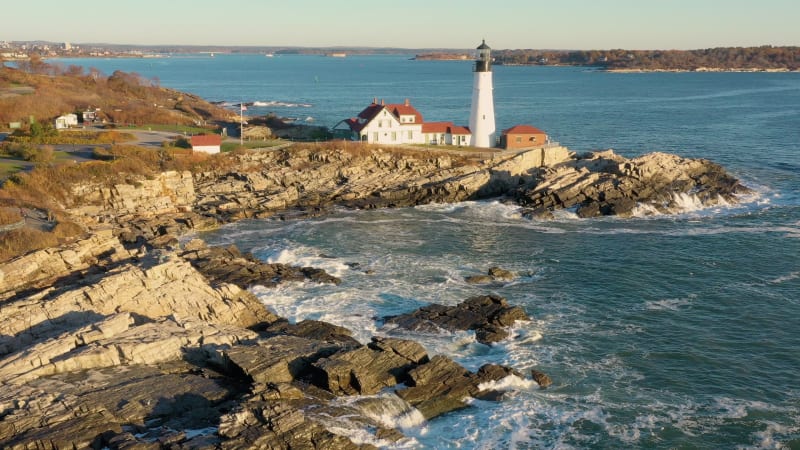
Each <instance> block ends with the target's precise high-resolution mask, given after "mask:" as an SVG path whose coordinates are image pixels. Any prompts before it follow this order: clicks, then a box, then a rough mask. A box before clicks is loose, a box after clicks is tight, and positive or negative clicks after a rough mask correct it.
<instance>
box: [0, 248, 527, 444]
mask: <svg viewBox="0 0 800 450" xmlns="http://www.w3.org/2000/svg"><path fill="white" fill-rule="evenodd" d="M115 240H116V238H114V237H113V236H111V234H110V233H106V234H102V235H97V236H95V239H87V240H85V241H82V242H80V243H75V244H69V245H65V246H63V247H61V248H58V249H50V250H49V253H47V254H48V255H50V256H51V258H50V259H52V260H53V261H55V262H53V263H52V264H45V263H43V262H42V261H43V258H42V256H41V255H39V254H36V253H34V254H31V255H27V256H25V257H22V258H28V259H27V260H26V261H28V262H29V264H27V265H26V264H22V263H21V260H14V261H11V262H9V263H6V264H3V265H0V273H4V274H17V273H21V272H20V271H21V270H23V269H22V268H24V267H28V266H30V268H29V269H25V270H29V271H30V273H31V274H36V276H33V275H31V279H32V280H35V282H33V283H30V282H29V283H8V284H4V285H3V286H4V290H5V291H4V292H5V293H4V296H3V299H2V302H3V303H2V308H0V385H1V386H2V389H1V390H0V411H2V417H0V446H1V447H3V448H10V449H27V448H86V447H94V448H112V449H121V448H165V447H173V446H175V447H180V448H231V449H233V448H253V447H259V448H261V447H267V448H317V449H357V448H374V447H373V446H372V445H370V444H363V445H362V444H355V443H353V442H352V441H351V440H350V439H349V438H348V437H346V436H342V435H339V434H337V433H336V432H335V430H337V429H340V428H341V426H342V425H345V426H346V427H350V428H352V427H360V428H362V429H363V430H365V432H366V433H368V434H371V435H372V441H373V442H374V443H376V444H378V445H389V444H391V443H392V442H395V441H397V440H399V439H402V438H403V436H402V434H401V433H400V432H399V431H397V430H394V429H387V428H386V425H385V424H384V423H383V422H381V417H382V414H383V413H378V414H375V413H374V412H370V410H371V409H372V410H377V411H381V410H382V408H389V409H390V410H392V411H394V410H398V408H399V411H403V413H404V414H417V415H419V417H420V418H433V417H435V416H437V415H440V414H443V413H446V412H448V411H452V410H454V409H457V408H463V407H466V406H467V403H465V399H466V398H467V397H470V396H482V395H486V396H487V397H491V395H490V394H487V393H485V392H484V391H483V390H482V389H481V387H480V385H481V383H485V382H487V381H497V380H499V379H501V378H503V377H505V376H507V375H509V374H517V373H516V372H514V371H513V370H512V369H510V368H501V367H499V366H487V367H486V368H482V369H481V370H479V371H478V372H476V373H472V372H470V371H468V370H466V369H465V368H463V367H461V366H460V365H458V364H457V363H456V362H454V361H452V360H451V359H449V358H447V357H446V356H444V355H436V356H434V357H432V358H431V357H429V356H428V354H427V352H426V351H425V349H424V348H423V347H422V346H421V345H419V344H417V343H415V342H412V341H408V340H402V339H394V338H379V337H375V338H373V340H372V342H370V343H369V344H367V345H362V344H360V343H359V342H357V341H356V340H355V339H353V338H352V337H351V335H350V334H351V333H350V331H349V330H347V329H345V328H342V327H338V326H335V325H331V324H327V323H324V322H318V321H313V320H307V321H302V322H299V323H296V324H292V323H289V322H288V321H287V320H286V319H283V318H280V317H277V316H276V315H274V314H272V313H270V312H269V311H268V310H267V309H266V308H265V307H264V305H263V304H262V303H261V302H260V301H259V300H258V299H257V298H255V297H254V296H253V295H252V294H250V293H249V292H247V291H245V290H243V289H242V288H241V287H239V286H237V284H249V283H251V282H252V280H250V279H248V280H247V281H242V277H241V275H240V274H239V272H241V271H249V270H253V271H254V272H259V270H261V269H259V267H260V266H259V265H258V264H259V263H258V262H257V261H255V260H252V258H248V257H246V256H245V255H242V254H240V253H239V252H238V251H237V250H234V249H210V248H208V247H206V246H205V245H204V244H202V243H201V242H198V241H193V242H190V243H188V244H187V245H186V246H185V247H184V248H182V249H176V250H145V251H138V250H137V251H134V252H128V251H127V250H125V249H124V247H123V246H122V244H121V243H120V242H119V241H116V242H115ZM100 249H106V250H104V251H102V252H100ZM76 255H77V256H76ZM214 259H218V260H219V261H217V264H218V265H221V266H236V270H233V271H229V272H224V271H221V269H219V270H217V271H215V270H208V267H200V266H204V265H205V262H207V261H209V260H214ZM238 260H241V261H238ZM65 261H67V262H69V263H70V265H68V266H67V265H65ZM200 261H205V262H200ZM237 261H238V262H237ZM237 264H238V265H237ZM90 265H91V267H90ZM195 266H198V267H200V269H199V270H198V269H196V268H195ZM212 266H214V265H213V264H212ZM42 268H45V269H42ZM34 269H36V270H34ZM40 269H41V270H40ZM72 269H74V270H72ZM206 272H207V273H209V275H208V276H205V275H204V273H206ZM25 273H28V272H25ZM259 273H260V272H259ZM26 276H27V275H26ZM260 276H263V274H261V275H260ZM270 276H272V275H270ZM37 277H38V278H37ZM290 279H291V278H290ZM229 281H236V284H234V283H230V282H229ZM473 303H474V305H476V307H477V305H478V304H481V303H487V302H486V301H479V300H475V301H472V302H471V304H473ZM489 303H497V302H496V301H494V300H491V301H488V303H487V304H485V305H483V306H484V307H488V308H489V309H488V310H484V312H478V314H487V315H488V316H489V317H493V321H494V323H498V324H505V323H506V321H507V320H510V318H511V317H512V316H515V315H514V314H513V309H514V308H510V307H508V305H506V304H505V303H503V302H500V304H499V306H498V307H494V308H493V307H492V306H491V305H490V304H489ZM508 310H511V311H508ZM492 311H494V312H492ZM473 312H475V311H474V310H473ZM517 375H518V374H517ZM390 390H393V391H390ZM378 393H381V394H380V396H377V397H376V396H375V395H376V394H378ZM352 395H366V396H368V397H365V398H364V399H363V400H359V401H349V400H348V401H337V399H338V398H340V397H349V396H352ZM369 396H372V397H369ZM482 398H484V397H482ZM336 420H340V421H342V420H343V421H346V423H345V422H342V423H339V422H336ZM332 430H333V431H332Z"/></svg>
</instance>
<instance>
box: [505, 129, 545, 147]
mask: <svg viewBox="0 0 800 450" xmlns="http://www.w3.org/2000/svg"><path fill="white" fill-rule="evenodd" d="M546 143H547V133H545V132H544V131H542V130H540V129H538V128H536V127H533V126H530V125H516V126H513V127H511V128H508V129H506V130H503V134H502V135H501V136H500V147H502V148H504V149H517V148H529V147H539V146H542V145H544V144H546Z"/></svg>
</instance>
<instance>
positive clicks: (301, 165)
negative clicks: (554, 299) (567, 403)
mask: <svg viewBox="0 0 800 450" xmlns="http://www.w3.org/2000/svg"><path fill="white" fill-rule="evenodd" d="M229 158H230V160H228V161H227V162H226V164H223V165H219V166H217V167H213V168H202V169H200V170H195V171H179V170H178V171H166V172H161V173H158V174H156V175H154V176H150V177H145V176H142V177H133V178H127V179H125V178H120V179H121V180H123V179H124V180H125V181H124V182H114V183H100V182H85V181H84V182H80V183H77V184H74V185H73V186H72V187H71V192H70V195H69V196H68V198H67V199H66V200H64V202H65V204H64V207H65V209H66V211H67V213H68V214H69V215H70V216H71V217H73V218H74V220H76V221H78V222H80V223H82V224H83V225H84V226H85V227H86V229H87V230H89V231H90V233H89V235H88V236H87V237H85V238H83V239H81V240H77V241H73V242H69V243H65V244H63V245H61V246H59V247H55V248H49V249H45V250H40V251H37V252H33V253H29V254H27V255H23V256H20V257H18V258H15V259H13V260H11V261H8V262H6V263H3V264H1V265H0V305H1V306H2V307H0V380H2V381H1V382H2V386H3V390H2V393H1V394H0V411H2V416H1V417H0V445H2V446H3V447H4V448H20V449H22V448H32V447H54V448H63V447H69V448H72V447H75V448H83V447H107V448H130V447H134V446H137V448H138V447H141V448H167V447H170V448H172V447H173V446H174V447H176V448H243V447H251V448H252V447H259V448H297V447H303V448H372V445H373V444H375V445H392V443H394V442H397V441H398V440H400V439H402V438H403V436H402V434H401V433H400V431H398V430H397V429H394V428H392V427H391V426H390V425H387V424H386V423H385V422H383V421H381V420H380V419H379V418H378V417H379V416H380V414H382V413H383V412H385V411H389V410H390V411H393V414H395V415H397V416H404V417H406V418H409V420H412V419H413V420H416V421H420V422H421V421H423V420H427V419H431V418H433V417H436V416H438V415H441V414H444V413H446V412H449V411H453V410H455V409H458V408H464V407H467V403H466V402H465V399H467V398H481V399H484V400H500V401H502V398H503V396H502V394H501V393H498V392H494V391H492V390H491V389H490V388H486V386H490V385H491V383H488V382H490V381H497V380H500V379H502V378H505V377H508V376H516V377H520V378H524V377H525V376H524V375H523V374H521V373H519V372H517V371H516V370H515V369H514V368H513V367H503V366H496V365H491V364H487V365H484V366H483V367H480V368H479V369H477V370H475V371H469V370H467V369H465V368H464V367H462V366H461V365H459V364H458V363H456V362H455V361H453V360H452V359H450V358H449V357H448V356H447V355H429V354H428V353H427V351H426V350H425V349H424V348H423V347H422V346H421V345H420V344H418V343H415V342H412V341H408V340H402V339H395V338H390V337H385V336H374V337H372V339H371V340H370V342H366V343H364V342H358V341H357V340H355V339H354V338H353V337H352V335H351V332H350V331H349V330H347V329H346V328H343V327H340V326H336V325H333V324H328V323H325V322H319V321H313V320H306V321H302V322H298V323H290V322H289V321H288V320H286V319H285V318H281V317H279V316H277V315H275V314H274V313H272V312H271V311H270V304H269V300H268V298H269V297H268V296H267V300H266V301H265V302H264V303H262V302H261V301H260V300H259V299H257V298H256V297H255V296H254V295H253V294H251V293H250V292H249V291H248V290H247V289H248V288H249V287H251V286H255V285H261V286H267V287H270V286H275V285H277V284H280V283H285V282H293V281H298V280H311V281H312V282H318V283H338V282H339V281H340V280H338V279H336V278H334V277H331V276H330V275H328V274H325V273H324V272H322V271H320V270H319V269H314V268H300V267H292V266H286V265H281V264H266V263H263V262H261V261H258V260H257V259H256V258H254V257H252V255H248V254H246V253H242V252H240V251H239V250H238V249H235V248H211V247H207V246H206V245H205V244H204V243H203V242H202V241H199V240H192V241H189V242H186V243H183V244H181V242H180V241H179V240H178V238H179V237H180V236H181V235H183V234H185V233H186V232H187V231H190V230H202V229H207V228H212V227H215V226H217V225H219V224H221V223H225V222H229V221H234V220H238V219H242V218H251V217H262V218H267V217H278V218H282V219H291V218H294V217H306V216H308V215H317V214H323V213H324V212H325V211H326V210H328V209H329V208H332V207H337V206H338V207H356V208H377V207H401V206H412V205H418V204H424V203H432V202H458V201H464V200H477V199H485V198H492V197H504V198H506V199H508V200H509V201H514V200H515V201H518V202H519V203H520V204H521V205H523V206H524V207H526V208H529V209H530V210H531V211H536V214H533V213H532V214H531V215H536V216H537V217H538V216H542V215H546V214H543V211H545V212H551V211H552V210H554V209H558V208H577V212H578V214H579V215H581V216H585V217H589V216H594V215H598V214H611V213H618V214H623V215H624V214H630V213H631V212H632V210H633V207H634V206H635V205H636V204H649V205H653V206H652V208H655V210H658V211H662V212H670V211H675V210H676V209H675V208H677V207H678V206H679V205H677V204H675V205H671V204H670V199H674V198H676V196H678V197H680V196H683V195H690V196H694V197H696V198H697V199H698V201H699V202H701V203H704V204H715V203H718V202H720V201H726V202H734V201H736V194H737V193H740V192H743V191H744V188H743V187H742V186H741V185H740V184H739V183H738V182H737V181H736V180H735V179H734V178H732V177H730V175H728V174H727V173H725V172H724V170H722V169H721V168H720V167H719V166H717V165H715V164H713V163H711V162H708V161H703V160H690V159H684V158H678V157H675V156H673V155H663V154H655V155H651V156H645V157H642V158H636V159H632V160H628V159H625V158H622V157H621V156H619V155H615V154H614V153H613V152H602V153H596V154H591V155H583V156H580V157H579V156H575V155H573V154H571V153H569V152H568V151H567V150H566V149H563V148H559V149H555V150H554V151H552V152H551V153H548V154H545V153H544V152H542V151H538V150H534V151H528V152H520V153H510V154H504V153H499V154H497V155H495V156H494V157H492V158H475V157H469V155H463V154H452V155H451V154H447V153H424V152H419V151H417V152H405V151H386V150H380V149H372V148H369V147H359V148H357V149H356V150H353V149H351V150H350V151H343V150H340V149H336V148H324V147H318V146H317V147H314V146H309V147H301V146H298V147H293V148H288V149H282V150H272V151H260V152H245V153H241V154H237V155H232V156H230V157H229ZM620 199H625V200H624V201H623V200H620ZM631 202H633V204H634V206H631ZM629 206H630V208H628V207H629ZM500 272H501V271H500V270H494V271H490V273H500ZM504 276H506V275H504ZM508 276H513V275H511V274H508ZM511 303H512V304H513V299H512V301H511ZM512 304H509V302H507V301H506V300H505V299H503V298H500V297H497V296H492V295H490V296H479V297H474V298H470V299H465V301H464V302H463V303H462V304H461V305H458V306H457V307H453V308H451V307H444V306H442V305H430V306H426V307H423V308H421V309H420V310H418V311H408V312H407V313H406V314H402V315H399V316H396V317H393V318H386V320H387V322H390V323H393V324H397V325H398V326H402V327H405V328H408V329H412V330H414V329H423V328H424V327H433V326H435V327H439V328H442V329H449V330H454V329H463V330H474V331H475V332H476V336H478V337H479V339H478V340H479V341H480V342H485V343H490V342H496V341H498V340H502V339H508V334H507V332H506V331H505V329H506V328H507V327H508V326H510V325H512V324H513V323H514V321H515V320H527V319H528V316H527V315H526V313H525V311H523V310H522V309H521V308H519V307H514V306H512ZM479 319H480V320H479ZM533 376H534V379H536V380H537V381H536V382H537V383H539V384H540V385H541V386H542V387H544V386H546V384H549V383H550V382H551V380H549V379H548V378H546V375H544V374H541V373H540V372H538V371H534V373H533ZM545 380H546V381H545ZM353 395H359V396H360V397H357V399H356V400H355V401H348V402H343V401H337V399H340V398H342V397H347V396H353ZM376 411H378V413H377V414H376ZM344 418H347V419H344ZM354 427H355V428H358V429H362V430H367V433H368V434H369V435H370V439H369V441H368V442H369V443H364V442H354V441H352V440H351V439H350V438H348V437H346V436H343V435H342V434H341V432H339V433H337V432H335V430H342V429H353V428H354ZM198 430H200V431H198Z"/></svg>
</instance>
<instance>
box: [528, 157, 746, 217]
mask: <svg viewBox="0 0 800 450" xmlns="http://www.w3.org/2000/svg"><path fill="white" fill-rule="evenodd" d="M747 191H748V190H747V188H745V187H744V186H742V185H741V184H740V183H739V182H738V181H737V180H736V179H735V178H733V177H732V176H730V175H729V174H728V173H727V172H725V170H724V169H723V168H722V167H720V166H719V165H717V164H714V163H712V162H710V161H707V160H702V159H689V158H681V157H679V156H676V155H671V154H666V153H650V154H648V155H644V156H641V157H638V158H634V159H626V158H623V157H622V156H619V155H617V154H615V153H614V152H613V151H611V150H607V151H604V152H597V153H591V154H588V155H585V156H583V157H580V158H577V159H575V160H571V161H567V162H564V163H562V164H558V165H556V166H554V167H550V168H547V169H544V170H542V171H541V174H540V176H539V181H538V182H537V183H536V184H535V186H533V187H532V188H525V189H521V190H520V191H518V194H517V201H518V202H519V204H520V205H522V206H524V207H526V208H527V211H526V214H527V215H530V216H537V217H547V214H548V212H549V211H552V210H556V209H565V208H572V207H577V214H578V216H580V217H594V216H600V215H618V216H630V215H632V214H633V212H634V209H635V208H636V207H637V206H640V207H643V208H645V209H649V210H652V211H657V212H660V213H678V212H682V211H683V210H684V207H685V204H686V203H687V201H690V202H692V203H697V204H700V205H703V206H711V205H718V204H725V203H736V202H737V200H736V197H735V196H736V194H741V193H745V192H747Z"/></svg>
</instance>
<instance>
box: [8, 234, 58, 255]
mask: <svg viewBox="0 0 800 450" xmlns="http://www.w3.org/2000/svg"><path fill="white" fill-rule="evenodd" d="M58 243H59V240H58V237H57V236H56V235H55V234H53V233H47V232H44V231H39V230H34V229H32V228H20V229H18V230H12V231H8V232H5V233H2V234H0V261H8V260H9V259H12V258H15V257H17V256H20V255H24V254H25V253H28V252H31V251H34V250H40V249H43V248H48V247H53V246H56V245H58Z"/></svg>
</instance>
